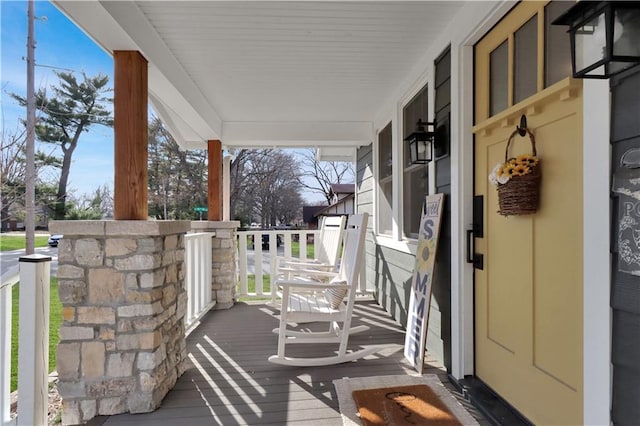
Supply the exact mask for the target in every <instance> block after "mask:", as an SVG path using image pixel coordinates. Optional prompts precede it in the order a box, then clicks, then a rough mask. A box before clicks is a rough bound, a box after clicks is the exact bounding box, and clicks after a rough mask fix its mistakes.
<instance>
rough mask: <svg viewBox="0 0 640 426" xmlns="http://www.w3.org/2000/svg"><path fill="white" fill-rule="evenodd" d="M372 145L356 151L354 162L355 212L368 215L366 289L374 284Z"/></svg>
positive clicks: (365, 243)
mask: <svg viewBox="0 0 640 426" xmlns="http://www.w3.org/2000/svg"><path fill="white" fill-rule="evenodd" d="M373 188H374V181H373V144H370V145H368V146H363V147H361V148H358V150H357V161H356V194H357V195H356V204H357V205H356V211H357V212H358V213H369V222H368V224H367V235H366V237H365V242H364V245H365V277H366V280H367V288H370V287H371V283H373V282H374V278H373V277H374V276H375V272H374V266H373V265H375V263H374V262H373V261H372V259H373V256H374V253H375V243H374V240H373V224H374V223H375V217H374V210H373Z"/></svg>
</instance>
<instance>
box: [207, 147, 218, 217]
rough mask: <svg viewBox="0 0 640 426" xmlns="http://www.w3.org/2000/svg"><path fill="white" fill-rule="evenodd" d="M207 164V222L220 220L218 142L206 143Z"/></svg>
mask: <svg viewBox="0 0 640 426" xmlns="http://www.w3.org/2000/svg"><path fill="white" fill-rule="evenodd" d="M207 148H208V152H209V164H208V176H209V178H208V197H207V200H208V201H207V203H208V213H207V219H209V220H214V221H218V220H222V143H221V142H220V141H219V140H210V141H207Z"/></svg>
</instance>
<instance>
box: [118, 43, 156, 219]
mask: <svg viewBox="0 0 640 426" xmlns="http://www.w3.org/2000/svg"><path fill="white" fill-rule="evenodd" d="M113 62H114V136H115V176H114V189H113V204H114V218H115V219H116V220H146V219H147V217H148V211H147V145H148V140H147V139H148V137H147V127H148V122H147V97H148V90H147V88H148V86H147V85H148V80H147V78H148V77H147V60H146V59H145V58H144V57H143V56H142V55H141V54H140V52H138V51H135V50H116V51H114V52H113Z"/></svg>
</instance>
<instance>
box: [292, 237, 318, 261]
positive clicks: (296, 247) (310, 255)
mask: <svg viewBox="0 0 640 426" xmlns="http://www.w3.org/2000/svg"><path fill="white" fill-rule="evenodd" d="M291 256H293V257H300V243H299V242H297V241H293V242H292V243H291ZM314 258H315V256H314V247H313V243H311V244H309V243H307V259H314Z"/></svg>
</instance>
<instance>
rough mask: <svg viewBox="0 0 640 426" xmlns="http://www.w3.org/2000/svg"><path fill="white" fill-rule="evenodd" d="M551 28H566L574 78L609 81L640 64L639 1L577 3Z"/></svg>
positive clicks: (554, 22)
mask: <svg viewBox="0 0 640 426" xmlns="http://www.w3.org/2000/svg"><path fill="white" fill-rule="evenodd" d="M553 24H554V25H568V26H569V36H570V38H571V63H572V67H573V76H574V77H576V78H609V77H611V76H612V75H615V74H618V73H619V72H622V71H624V70H626V69H628V68H631V67H633V66H635V65H638V64H639V63H640V2H638V1H579V2H577V3H576V4H575V5H574V6H573V7H571V9H569V10H567V11H566V12H565V13H564V14H562V15H561V16H559V17H558V18H557V19H556V20H555V21H553Z"/></svg>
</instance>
